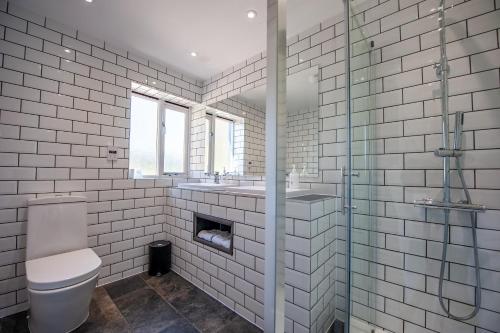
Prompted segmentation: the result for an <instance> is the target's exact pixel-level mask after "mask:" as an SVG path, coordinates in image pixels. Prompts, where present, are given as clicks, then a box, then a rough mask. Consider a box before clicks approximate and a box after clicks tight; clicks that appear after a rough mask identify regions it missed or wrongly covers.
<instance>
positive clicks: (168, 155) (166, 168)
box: [163, 108, 186, 173]
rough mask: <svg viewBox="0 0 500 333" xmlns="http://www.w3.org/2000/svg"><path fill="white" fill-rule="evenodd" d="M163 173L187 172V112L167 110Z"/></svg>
mask: <svg viewBox="0 0 500 333" xmlns="http://www.w3.org/2000/svg"><path fill="white" fill-rule="evenodd" d="M164 138H165V143H164V147H165V149H164V157H163V162H164V164H163V172H165V173H183V172H185V156H186V153H185V152H186V112H182V111H177V110H172V109H169V108H166V109H165V136H164Z"/></svg>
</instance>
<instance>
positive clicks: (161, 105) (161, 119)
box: [128, 92, 191, 178]
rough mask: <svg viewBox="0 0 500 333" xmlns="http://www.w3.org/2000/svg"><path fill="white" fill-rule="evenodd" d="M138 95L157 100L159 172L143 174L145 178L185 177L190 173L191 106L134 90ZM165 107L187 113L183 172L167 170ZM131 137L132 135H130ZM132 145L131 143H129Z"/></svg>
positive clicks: (157, 159) (157, 161)
mask: <svg viewBox="0 0 500 333" xmlns="http://www.w3.org/2000/svg"><path fill="white" fill-rule="evenodd" d="M134 95H136V96H137V97H139V98H145V99H151V100H154V101H156V102H157V110H156V112H157V130H156V163H157V166H156V170H157V174H155V175H143V178H162V177H166V176H169V177H172V176H179V177H183V176H186V175H187V174H189V150H190V141H189V137H190V128H189V124H190V119H191V118H190V117H191V108H189V107H186V106H182V105H178V104H174V103H170V102H167V101H164V100H162V99H159V98H155V97H152V96H148V95H144V94H141V93H138V92H132V94H131V98H132V96H134ZM165 109H170V110H173V111H177V112H182V113H184V114H185V121H184V126H185V128H184V166H183V167H184V171H182V172H165V161H164V159H165V112H164V111H165ZM132 112H133V111H132V109H130V119H132ZM130 130H132V124H131V126H130ZM129 139H130V135H129ZM129 146H130V144H129ZM129 155H130V151H129ZM128 167H129V170H130V156H129V166H128Z"/></svg>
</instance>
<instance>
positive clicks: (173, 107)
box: [158, 100, 191, 176]
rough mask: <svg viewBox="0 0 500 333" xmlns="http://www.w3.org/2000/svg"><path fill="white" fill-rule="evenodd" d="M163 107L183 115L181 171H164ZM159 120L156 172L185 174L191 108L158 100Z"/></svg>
mask: <svg viewBox="0 0 500 333" xmlns="http://www.w3.org/2000/svg"><path fill="white" fill-rule="evenodd" d="M165 109H170V110H172V111H177V112H182V113H184V115H185V117H186V118H185V121H184V170H183V171H182V172H175V171H174V172H165V160H164V159H165V112H164V111H165ZM158 112H159V118H158V119H159V121H158V126H159V130H160V132H159V133H160V135H159V137H160V138H159V140H160V145H158V147H159V150H160V151H159V152H158V163H159V165H158V173H159V174H160V175H163V176H185V175H187V174H188V173H189V169H188V168H189V150H190V144H189V119H190V116H191V109H190V108H188V107H185V106H181V105H177V104H173V103H169V102H167V101H163V100H159V106H158Z"/></svg>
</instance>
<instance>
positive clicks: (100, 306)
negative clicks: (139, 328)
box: [75, 287, 131, 333]
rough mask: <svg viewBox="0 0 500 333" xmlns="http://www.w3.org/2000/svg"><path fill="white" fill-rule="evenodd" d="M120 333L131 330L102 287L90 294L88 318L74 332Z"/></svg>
mask: <svg viewBox="0 0 500 333" xmlns="http://www.w3.org/2000/svg"><path fill="white" fill-rule="evenodd" d="M91 332H92V333H93V332H95V333H97V332H99V333H101V332H102V333H121V332H131V331H130V329H129V327H128V323H127V321H126V320H125V318H124V317H123V316H122V314H121V312H120V310H118V308H117V307H116V305H115V303H114V302H113V300H112V299H111V297H109V295H108V293H107V292H106V290H105V289H104V288H103V287H100V288H97V289H96V290H95V291H94V294H93V295H92V301H91V303H90V315H89V319H88V320H87V321H86V322H85V323H84V324H83V325H82V326H80V327H79V328H78V329H77V330H76V331H75V333H91Z"/></svg>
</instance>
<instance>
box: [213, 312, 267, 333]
mask: <svg viewBox="0 0 500 333" xmlns="http://www.w3.org/2000/svg"><path fill="white" fill-rule="evenodd" d="M216 332H217V333H233V332H245V333H261V332H262V330H261V329H260V328H258V327H257V326H255V325H253V324H251V323H250V322H248V321H246V320H245V319H243V318H241V317H240V316H238V315H237V316H236V317H235V318H233V320H231V321H229V322H227V323H226V324H225V325H224V326H222V327H221V328H220V329H219V330H217V331H216Z"/></svg>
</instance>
